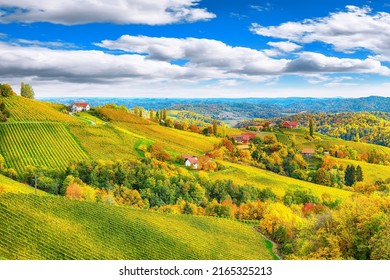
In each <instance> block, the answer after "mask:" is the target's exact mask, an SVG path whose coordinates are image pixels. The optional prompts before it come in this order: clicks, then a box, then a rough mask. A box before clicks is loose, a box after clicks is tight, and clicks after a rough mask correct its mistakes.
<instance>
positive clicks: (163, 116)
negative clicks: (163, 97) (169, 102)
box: [162, 108, 167, 121]
mask: <svg viewBox="0 0 390 280" xmlns="http://www.w3.org/2000/svg"><path fill="white" fill-rule="evenodd" d="M162 119H163V120H164V121H165V120H166V119H167V108H164V109H163V113H162Z"/></svg>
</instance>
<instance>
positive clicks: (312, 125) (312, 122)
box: [309, 118, 314, 137]
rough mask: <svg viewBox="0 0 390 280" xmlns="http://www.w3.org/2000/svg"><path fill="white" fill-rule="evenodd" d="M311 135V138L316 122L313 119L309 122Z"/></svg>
mask: <svg viewBox="0 0 390 280" xmlns="http://www.w3.org/2000/svg"><path fill="white" fill-rule="evenodd" d="M309 134H310V136H311V137H313V135H314V120H313V118H310V120H309Z"/></svg>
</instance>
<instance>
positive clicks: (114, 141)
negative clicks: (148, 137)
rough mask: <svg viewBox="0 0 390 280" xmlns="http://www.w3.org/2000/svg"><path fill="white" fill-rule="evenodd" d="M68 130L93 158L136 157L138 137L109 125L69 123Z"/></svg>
mask: <svg viewBox="0 0 390 280" xmlns="http://www.w3.org/2000/svg"><path fill="white" fill-rule="evenodd" d="M69 129H70V132H71V133H72V134H73V135H74V136H75V137H76V138H77V141H78V142H79V143H80V145H81V146H82V147H83V148H84V149H85V150H86V151H87V153H88V155H90V156H91V157H92V158H93V159H95V160H97V159H109V160H116V159H128V158H136V157H137V156H138V153H137V152H136V150H135V146H136V143H137V141H138V140H139V138H137V137H135V136H133V135H130V134H127V133H125V132H123V131H120V130H118V129H115V128H114V127H113V126H111V125H88V124H71V125H69Z"/></svg>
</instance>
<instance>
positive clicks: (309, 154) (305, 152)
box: [301, 149, 316, 157]
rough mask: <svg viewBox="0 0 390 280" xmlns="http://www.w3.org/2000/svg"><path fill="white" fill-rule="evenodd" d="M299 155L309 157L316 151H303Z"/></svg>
mask: <svg viewBox="0 0 390 280" xmlns="http://www.w3.org/2000/svg"><path fill="white" fill-rule="evenodd" d="M301 153H302V155H304V156H309V157H311V156H313V155H314V154H315V153H316V150H315V149H303V150H302V152H301Z"/></svg>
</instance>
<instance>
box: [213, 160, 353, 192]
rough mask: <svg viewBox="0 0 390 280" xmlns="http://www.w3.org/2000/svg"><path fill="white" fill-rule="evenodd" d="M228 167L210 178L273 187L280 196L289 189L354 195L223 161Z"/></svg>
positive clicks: (260, 186) (263, 187)
mask: <svg viewBox="0 0 390 280" xmlns="http://www.w3.org/2000/svg"><path fill="white" fill-rule="evenodd" d="M222 163H223V164H224V165H225V166H226V167H227V168H228V169H226V170H223V171H219V172H214V173H211V174H210V178H211V179H212V180H213V181H215V180H218V179H220V180H232V181H233V182H234V183H236V184H239V185H244V184H249V185H255V186H256V187H259V188H261V189H265V188H271V189H272V191H273V192H274V193H275V194H276V195H277V196H279V197H282V196H283V195H284V194H285V193H286V192H287V191H289V190H290V191H291V190H298V189H299V190H307V191H311V192H312V193H313V194H314V195H315V196H317V197H321V196H322V194H324V193H327V194H329V195H330V196H331V197H332V198H333V199H337V198H339V199H345V198H347V197H348V196H350V195H352V192H349V191H344V190H341V189H337V188H331V187H326V186H322V185H317V184H313V183H310V182H305V181H302V180H297V179H294V178H290V177H286V176H281V175H278V174H276V173H273V172H271V171H266V170H262V169H258V168H256V167H252V166H243V165H240V164H235V163H230V162H222Z"/></svg>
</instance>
